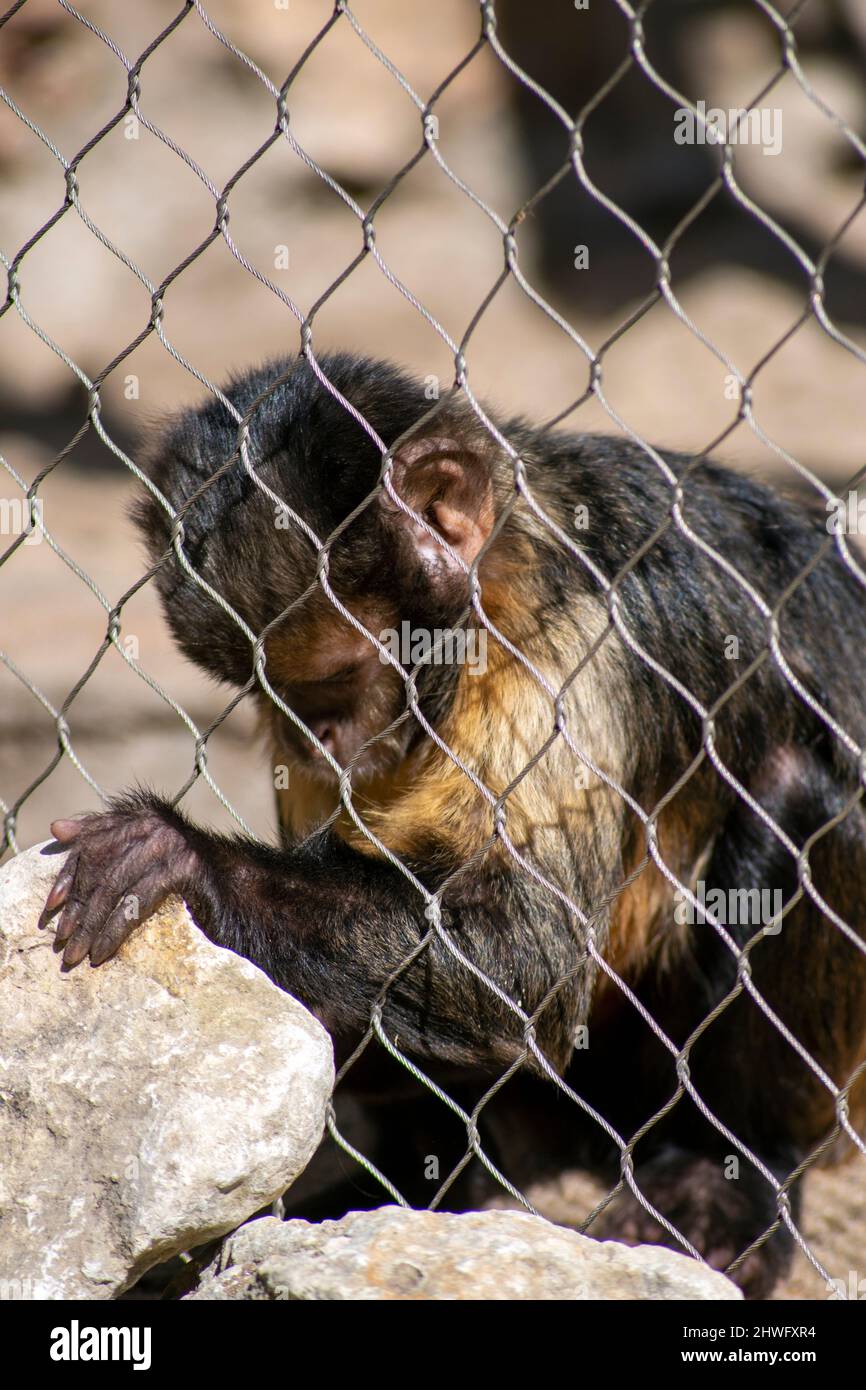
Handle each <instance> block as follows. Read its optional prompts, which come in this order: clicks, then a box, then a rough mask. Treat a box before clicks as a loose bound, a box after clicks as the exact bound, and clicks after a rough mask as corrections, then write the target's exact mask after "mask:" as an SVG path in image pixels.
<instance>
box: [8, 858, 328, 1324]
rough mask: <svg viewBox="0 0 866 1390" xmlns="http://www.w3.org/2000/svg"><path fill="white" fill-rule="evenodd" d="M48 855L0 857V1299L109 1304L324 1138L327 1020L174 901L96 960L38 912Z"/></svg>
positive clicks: (52, 867)
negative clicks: (63, 945) (62, 945)
mask: <svg viewBox="0 0 866 1390" xmlns="http://www.w3.org/2000/svg"><path fill="white" fill-rule="evenodd" d="M62 862H63V859H62V857H61V856H56V855H44V854H42V853H41V847H37V848H36V849H33V850H30V851H28V852H27V853H25V854H21V855H19V856H18V857H17V858H15V859H13V860H11V861H10V862H9V863H8V864H7V865H6V866H5V867H4V868H3V869H0V1297H6V1298H9V1297H15V1296H16V1294H17V1296H19V1297H36V1298H110V1297H111V1296H112V1295H114V1294H117V1293H119V1292H121V1291H122V1290H123V1289H125V1288H127V1287H128V1286H129V1285H130V1284H132V1283H134V1282H135V1280H136V1279H137V1278H138V1277H139V1276H140V1275H141V1274H142V1273H143V1272H144V1270H146V1269H148V1268H149V1267H150V1266H151V1265H153V1264H156V1263H157V1262H158V1261H160V1260H163V1259H167V1258H168V1257H169V1256H170V1255H173V1254H176V1253H177V1252H178V1251H181V1250H185V1249H188V1248H189V1247H191V1246H194V1245H199V1244H202V1243H203V1242H205V1241H207V1240H211V1239H213V1238H215V1237H217V1236H220V1235H224V1234H225V1232H226V1231H229V1230H232V1229H233V1228H234V1227H235V1226H237V1225H238V1224H239V1223H240V1222H242V1221H245V1220H247V1218H248V1217H250V1216H252V1215H253V1214H254V1213H255V1212H256V1211H259V1210H261V1208H262V1207H263V1206H265V1205H267V1204H268V1203H270V1202H272V1201H273V1200H274V1198H275V1197H277V1196H278V1195H279V1194H280V1193H281V1192H283V1191H284V1190H285V1189H286V1188H287V1187H288V1186H289V1185H290V1183H291V1182H292V1180H293V1179H294V1178H295V1177H296V1176H297V1174H298V1173H299V1172H300V1171H301V1170H302V1169H303V1168H304V1166H305V1164H306V1163H307V1162H308V1161H309V1159H310V1157H311V1156H312V1154H313V1152H314V1150H315V1148H316V1146H317V1144H318V1143H319V1139H320V1137H321V1133H322V1128H323V1123H324V1115H325V1107H326V1104H327V1101H328V1098H329V1096H330V1093H331V1087H332V1085H333V1052H332V1048H331V1042H330V1039H329V1038H328V1035H327V1033H326V1032H325V1030H324V1029H323V1028H322V1027H321V1025H320V1024H319V1023H318V1022H317V1021H316V1020H315V1019H314V1018H312V1017H311V1015H310V1014H308V1013H307V1011H306V1010H305V1009H304V1008H302V1006H301V1005H300V1004H299V1003H297V1002H296V1000H294V999H292V998H290V996H289V995H287V994H284V993H283V992H282V991H281V990H279V989H277V988H276V986H275V985H273V984H271V982H270V981H269V980H268V979H267V977H266V976H265V975H263V974H262V972H261V971H260V970H258V969H256V967H255V966H253V965H251V964H250V963H249V962H248V961H245V960H242V959H241V958H240V957H239V956H236V955H234V954H233V953H232V952H231V951H225V950H222V949H221V948H219V947H217V946H214V945H212V944H211V943H210V942H209V941H208V940H207V939H206V937H205V936H204V935H203V934H202V933H201V932H200V931H199V930H198V928H197V927H196V926H195V924H194V923H193V922H192V920H191V918H190V917H189V915H188V913H187V911H186V908H185V907H184V906H183V904H182V903H180V902H179V900H174V902H173V903H171V902H170V903H166V904H165V906H164V907H163V908H162V909H161V910H160V911H159V912H158V913H156V914H154V916H153V917H152V918H151V919H150V920H149V922H147V923H146V924H144V925H143V926H142V927H141V929H140V930H139V931H138V932H136V933H135V934H134V935H133V937H132V938H131V939H130V941H129V942H127V944H126V945H125V946H124V947H123V948H122V950H121V952H120V954H119V955H118V956H117V957H116V958H115V959H114V960H111V961H109V962H108V963H107V964H105V965H102V966H100V967H99V968H98V969H93V968H92V967H91V966H90V964H89V962H85V963H84V964H82V965H81V966H79V967H78V968H77V969H76V970H73V971H70V972H69V973H67V974H63V973H61V969H60V961H59V958H58V956H57V955H56V953H55V952H54V950H53V930H52V928H51V927H49V928H48V929H47V930H44V931H40V930H39V929H38V928H37V926H36V921H37V918H38V915H39V912H40V909H41V907H42V905H43V903H44V901H45V898H46V896H47V894H48V891H49V888H50V885H51V883H52V881H53V879H54V876H55V874H56V873H57V872H58V870H59V868H60V866H61V864H62Z"/></svg>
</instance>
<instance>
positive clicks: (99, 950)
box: [90, 936, 114, 965]
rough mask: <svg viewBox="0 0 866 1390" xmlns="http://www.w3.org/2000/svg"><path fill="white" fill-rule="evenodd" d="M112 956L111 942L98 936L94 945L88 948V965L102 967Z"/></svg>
mask: <svg viewBox="0 0 866 1390" xmlns="http://www.w3.org/2000/svg"><path fill="white" fill-rule="evenodd" d="M113 954H114V951H113V947H112V944H111V942H110V941H107V940H106V939H105V938H104V937H101V936H100V937H99V938H98V940H97V941H96V943H95V944H94V945H93V946H91V948H90V964H91V965H102V964H103V962H104V961H107V960H108V959H109V957H110V956H112V955H113Z"/></svg>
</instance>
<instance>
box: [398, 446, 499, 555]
mask: <svg viewBox="0 0 866 1390" xmlns="http://www.w3.org/2000/svg"><path fill="white" fill-rule="evenodd" d="M393 487H394V491H395V492H396V494H397V496H398V497H401V498H402V499H403V501H404V502H405V503H406V504H407V506H409V507H411V508H412V510H413V511H414V512H417V513H418V515H419V516H421V517H423V518H424V520H425V521H426V522H427V524H428V526H432V528H433V530H434V531H437V532H438V534H439V535H440V536H441V537H442V539H443V540H444V541H447V542H448V545H449V546H450V547H451V549H452V550H453V551H454V552H455V553H456V554H457V555H459V556H460V558H461V560H462V561H463V562H464V564H465V565H467V566H469V565H471V564H472V562H473V560H475V559H476V557H477V555H478V552H479V551H480V550H481V547H482V546H483V545H484V542H485V541H486V540H487V538H488V536H489V535H490V532H491V530H492V527H493V521H494V509H493V485H492V474H491V467H490V463H489V461H488V460H487V459H486V458H484V457H482V456H481V454H479V453H477V452H475V451H474V450H470V449H467V448H466V446H465V445H464V444H460V443H458V442H457V440H455V439H451V438H432V439H418V440H412V441H410V443H408V444H406V445H405V446H404V447H403V448H402V449H401V450H400V451H399V452H398V453H397V454H396V455H395V457H394V474H393ZM382 496H383V506H384V507H385V509H386V511H387V512H388V513H389V515H390V516H391V518H392V519H393V520H395V521H396V522H397V523H398V524H400V525H401V526H403V527H404V528H405V531H406V533H407V534H408V535H409V536H410V537H411V540H412V543H413V545H414V547H415V550H416V552H417V554H418V556H419V558H420V559H421V561H422V562H423V563H424V564H425V565H427V566H430V567H431V568H440V567H444V568H446V569H450V570H455V569H458V568H459V566H458V565H457V564H456V563H455V561H454V560H453V558H452V557H451V555H449V554H448V552H447V551H446V550H445V548H444V546H441V545H440V544H439V543H438V542H437V541H436V540H435V539H434V537H433V536H430V535H428V533H427V532H426V531H425V530H424V529H423V527H421V526H419V525H418V523H417V522H416V521H414V520H413V518H412V517H409V516H406V514H405V512H401V511H400V509H399V508H398V507H397V506H396V505H395V503H394V502H393V501H392V499H391V498H390V497H389V496H388V493H387V492H385V491H384V489H383V494H382Z"/></svg>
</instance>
